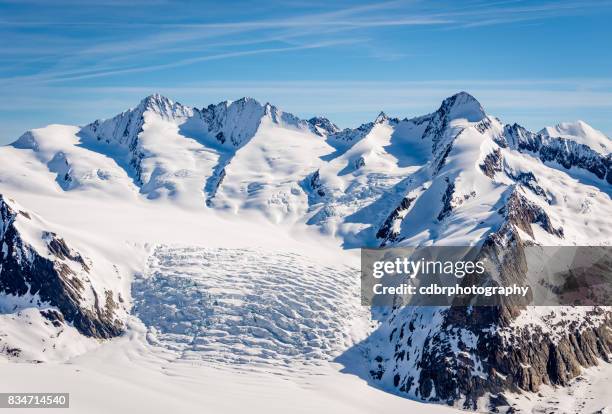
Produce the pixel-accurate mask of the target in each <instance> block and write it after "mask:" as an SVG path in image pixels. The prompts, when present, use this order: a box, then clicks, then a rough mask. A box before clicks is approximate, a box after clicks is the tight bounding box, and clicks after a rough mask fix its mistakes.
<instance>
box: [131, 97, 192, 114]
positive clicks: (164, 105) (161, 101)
mask: <svg viewBox="0 0 612 414" xmlns="http://www.w3.org/2000/svg"><path fill="white" fill-rule="evenodd" d="M136 109H137V110H138V111H139V112H142V113H144V112H148V111H152V112H154V113H156V114H158V115H159V116H161V117H162V118H165V119H174V118H183V117H188V116H191V115H192V114H193V110H192V109H191V108H189V107H187V106H184V105H182V104H180V103H179V102H174V101H173V100H171V99H169V98H166V97H165V96H163V95H160V94H159V93H154V94H152V95H149V96H147V97H146V98H144V99H143V100H142V101H140V104H139V105H138V107H137V108H136Z"/></svg>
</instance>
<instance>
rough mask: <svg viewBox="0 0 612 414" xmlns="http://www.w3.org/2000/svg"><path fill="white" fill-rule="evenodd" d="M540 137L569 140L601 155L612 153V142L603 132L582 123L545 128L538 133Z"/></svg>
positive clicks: (568, 123)
mask: <svg viewBox="0 0 612 414" xmlns="http://www.w3.org/2000/svg"><path fill="white" fill-rule="evenodd" d="M539 133H540V134H541V135H544V136H548V137H553V138H554V137H557V138H565V139H570V140H572V141H576V142H578V143H580V144H584V145H587V146H589V147H591V148H592V149H594V150H595V151H597V152H599V153H602V154H609V153H610V152H612V140H610V138H608V137H607V136H606V135H605V134H604V133H603V132H601V131H598V130H596V129H595V128H593V127H592V126H590V125H589V124H587V123H586V122H584V121H580V120H578V121H576V122H561V123H559V124H557V125H555V126H554V127H546V128H544V129H542V130H540V131H539Z"/></svg>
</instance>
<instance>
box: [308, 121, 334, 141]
mask: <svg viewBox="0 0 612 414" xmlns="http://www.w3.org/2000/svg"><path fill="white" fill-rule="evenodd" d="M308 124H310V126H311V127H312V128H311V130H312V131H313V132H314V133H315V134H317V135H319V136H325V135H331V134H335V133H337V132H340V128H338V126H337V125H336V124H334V123H333V122H332V121H330V120H329V119H327V118H323V117H320V116H316V117H314V118H310V119H309V120H308ZM321 131H323V132H321Z"/></svg>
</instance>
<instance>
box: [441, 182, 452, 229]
mask: <svg viewBox="0 0 612 414" xmlns="http://www.w3.org/2000/svg"><path fill="white" fill-rule="evenodd" d="M446 181H447V183H448V185H447V187H446V191H445V192H444V195H442V210H440V213H438V221H442V220H444V219H445V218H446V217H447V216H448V215H449V214H450V213H451V211H452V210H453V205H452V201H453V195H454V194H455V183H451V182H448V179H447V180H446Z"/></svg>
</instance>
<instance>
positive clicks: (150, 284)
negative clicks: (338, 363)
mask: <svg viewBox="0 0 612 414" xmlns="http://www.w3.org/2000/svg"><path fill="white" fill-rule="evenodd" d="M358 282H359V271H358V270H357V269H354V268H350V267H347V266H337V267H329V266H324V265H320V264H317V263H316V261H315V260H313V259H312V258H306V257H304V256H301V255H299V254H295V253H270V252H262V251H258V250H246V249H221V248H219V249H214V248H193V247H169V246H160V247H158V248H157V249H156V250H155V252H154V254H153V255H152V256H151V258H150V260H149V265H148V270H147V272H146V273H145V275H143V277H142V278H137V279H136V280H135V282H134V285H133V287H132V293H133V297H134V313H135V315H136V316H138V317H139V318H140V319H141V320H142V321H143V322H144V323H145V325H146V326H147V327H148V330H149V335H148V337H149V338H150V341H151V342H152V343H154V344H155V345H160V346H163V347H164V348H166V349H169V350H171V351H174V352H175V353H176V356H177V358H178V359H179V360H187V361H203V362H206V363H212V364H219V365H225V366H228V367H229V366H233V367H237V368H241V367H242V368H243V369H251V368H252V367H253V366H263V367H266V368H270V367H271V366H278V367H288V366H291V365H294V364H320V363H321V362H323V361H326V360H330V359H333V358H334V357H335V356H337V355H338V354H340V353H341V352H342V351H344V350H345V349H347V348H348V347H350V346H351V345H352V344H353V343H354V341H355V338H354V337H353V336H354V333H355V332H356V331H359V329H356V328H355V327H356V326H366V325H367V324H368V322H367V321H368V315H369V312H368V310H367V308H364V307H361V306H360V301H359V285H358Z"/></svg>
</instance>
